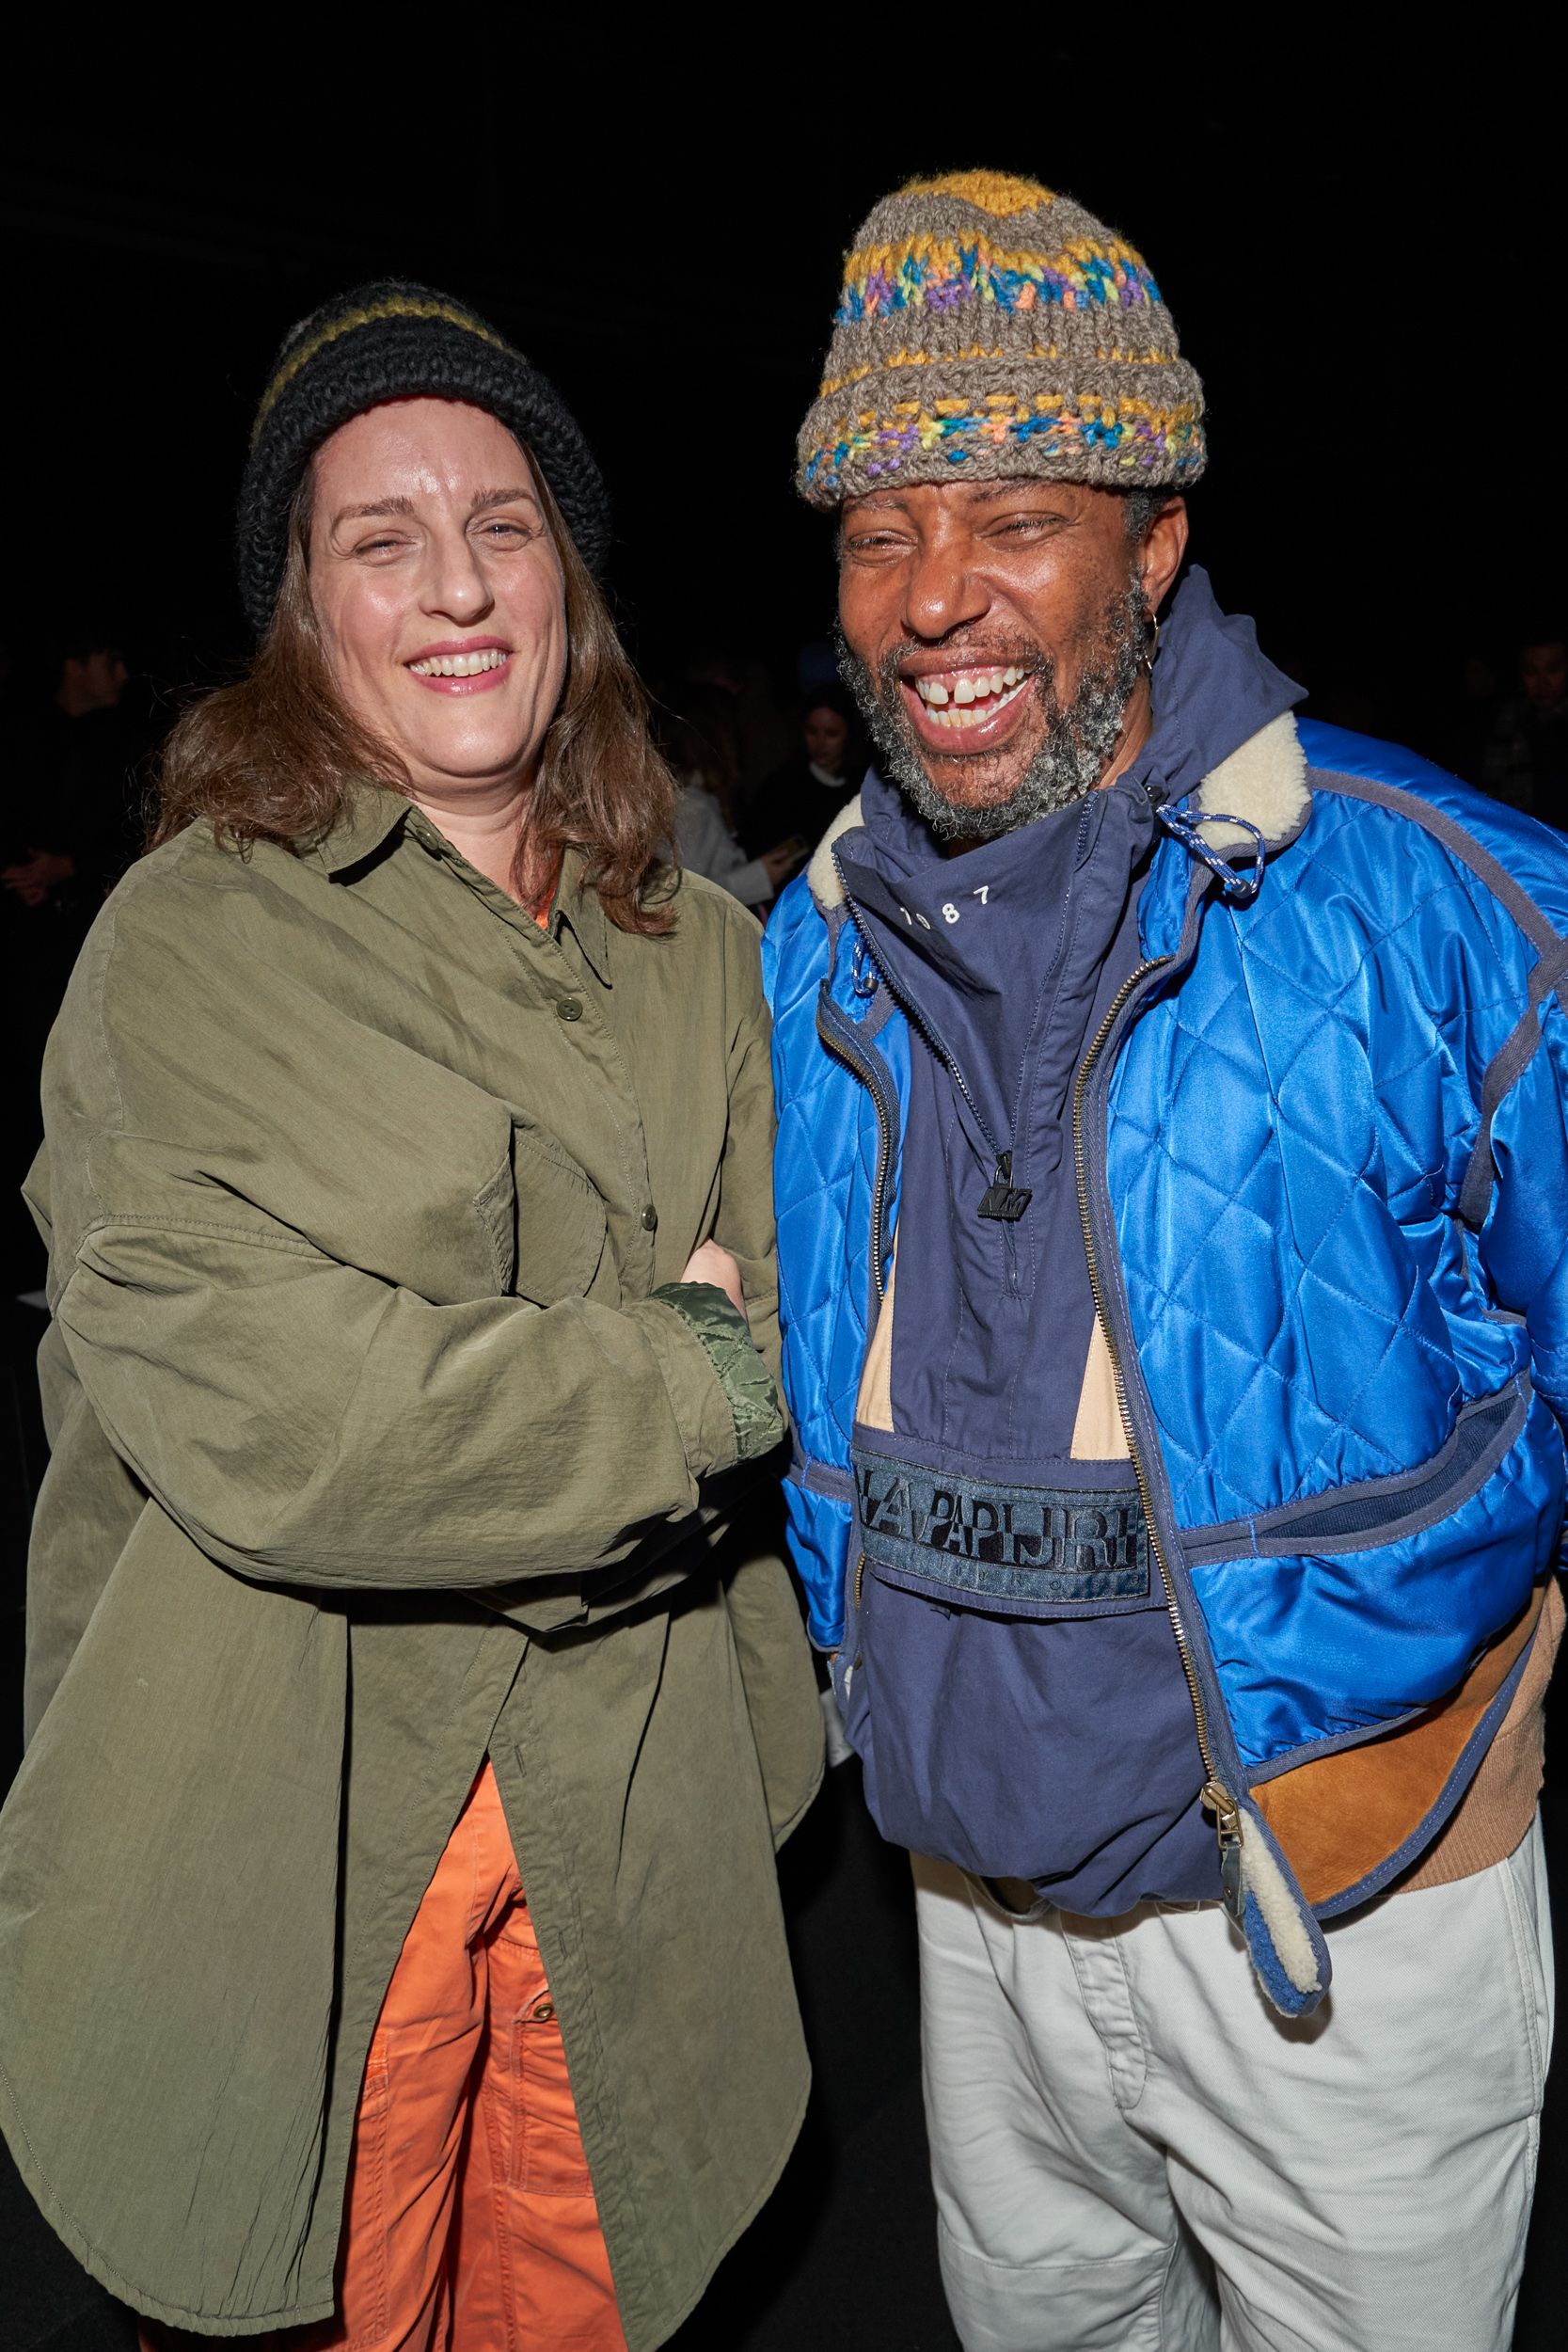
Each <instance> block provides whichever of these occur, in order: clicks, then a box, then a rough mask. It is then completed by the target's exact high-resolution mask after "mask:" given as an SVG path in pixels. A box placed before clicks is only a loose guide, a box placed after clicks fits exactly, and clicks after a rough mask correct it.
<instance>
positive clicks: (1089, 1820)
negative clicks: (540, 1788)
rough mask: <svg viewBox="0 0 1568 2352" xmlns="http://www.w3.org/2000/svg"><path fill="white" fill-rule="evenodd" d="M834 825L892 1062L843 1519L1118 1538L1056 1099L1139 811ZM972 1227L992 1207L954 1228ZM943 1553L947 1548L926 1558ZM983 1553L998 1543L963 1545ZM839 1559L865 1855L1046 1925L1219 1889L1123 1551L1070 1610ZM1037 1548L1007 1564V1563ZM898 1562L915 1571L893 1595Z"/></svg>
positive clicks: (1081, 809) (1137, 876)
mask: <svg viewBox="0 0 1568 2352" xmlns="http://www.w3.org/2000/svg"><path fill="white" fill-rule="evenodd" d="M862 815H863V821H864V830H863V831H861V832H854V833H851V834H847V835H846V836H844V838H843V840H842V843H841V845H840V849H839V855H838V865H839V871H840V874H841V876H842V878H843V881H844V884H845V888H846V890H847V894H848V897H849V899H850V901H851V903H852V905H853V909H854V914H855V918H856V921H857V923H858V925H859V927H860V929H861V931H862V934H863V937H864V939H865V941H866V943H867V947H868V949H869V952H870V953H871V955H872V956H873V957H874V959H875V961H876V962H877V964H878V966H879V970H880V971H881V973H882V975H883V976H884V978H885V980H886V981H887V982H888V983H889V984H890V985H891V986H892V988H893V990H894V992H895V994H896V995H897V996H898V997H899V999H900V1000H901V1002H902V1003H903V1004H904V1006H905V1009H906V1010H907V1011H908V1012H909V1013H910V1015H911V1022H912V1025H913V1027H914V1030H915V1033H916V1036H917V1038H918V1040H919V1041H920V1042H919V1043H918V1044H917V1045H916V1047H915V1049H914V1053H913V1059H912V1066H911V1096H910V1106H909V1119H908V1126H907V1130H906V1135H905V1139H904V1147H903V1167H902V1177H901V1184H900V1206H899V1215H898V1234H897V1262H896V1263H897V1278H896V1283H895V1303H894V1311H893V1314H894V1320H893V1339H892V1362H891V1405H892V1412H891V1418H892V1422H893V1428H892V1430H891V1431H888V1430H881V1429H873V1428H870V1427H867V1426H865V1425H863V1424H857V1427H856V1432H855V1436H856V1443H857V1455H858V1469H859V1472H860V1484H861V1488H862V1498H863V1503H862V1507H863V1514H864V1513H865V1512H866V1511H867V1510H868V1509H870V1510H872V1511H873V1512H875V1511H876V1506H877V1499H878V1498H879V1496H891V1497H892V1498H893V1500H892V1502H891V1503H890V1505H889V1506H888V1507H887V1508H884V1509H883V1510H882V1511H881V1512H880V1513H879V1523H880V1525H882V1526H884V1527H885V1526H887V1525H890V1524H899V1523H901V1522H900V1518H899V1515H900V1513H901V1512H902V1511H903V1510H904V1509H905V1508H906V1498H912V1501H910V1502H908V1506H907V1507H908V1508H910V1509H912V1510H913V1511H914V1512H916V1513H917V1514H918V1513H920V1512H921V1511H922V1510H924V1511H926V1512H927V1514H928V1513H929V1512H930V1511H931V1510H933V1509H934V1510H935V1511H936V1513H937V1514H938V1516H939V1518H940V1516H941V1514H942V1512H943V1510H944V1509H945V1510H947V1511H949V1512H951V1513H953V1514H954V1516H955V1518H963V1517H965V1516H966V1515H967V1517H968V1518H969V1519H970V1520H971V1522H972V1523H974V1524H977V1525H980V1526H982V1527H984V1526H989V1525H990V1523H991V1521H992V1520H993V1519H994V1520H998V1521H1000V1520H1002V1519H1004V1518H1007V1519H1009V1520H1012V1519H1016V1520H1017V1522H1018V1523H1019V1524H1023V1523H1027V1524H1028V1525H1029V1526H1030V1527H1031V1528H1034V1527H1037V1526H1039V1525H1043V1524H1046V1522H1045V1521H1044V1520H1043V1519H1042V1518H1041V1506H1040V1505H1039V1504H1038V1503H1037V1500H1036V1498H1037V1496H1038V1495H1041V1494H1043V1495H1047V1496H1052V1497H1063V1496H1066V1497H1079V1498H1082V1499H1083V1501H1084V1502H1085V1504H1087V1505H1088V1506H1089V1507H1090V1508H1091V1509H1093V1508H1096V1507H1098V1506H1099V1505H1103V1504H1104V1502H1106V1500H1107V1499H1111V1505H1112V1512H1113V1514H1115V1513H1118V1512H1119V1514H1120V1518H1121V1521H1122V1522H1126V1521H1128V1520H1131V1522H1132V1523H1133V1524H1141V1513H1140V1512H1139V1510H1138V1507H1137V1494H1136V1484H1135V1480H1134V1475H1133V1470H1132V1463H1131V1461H1130V1460H1129V1459H1127V1458H1126V1456H1125V1454H1123V1455H1121V1456H1120V1457H1119V1458H1116V1459H1111V1460H1085V1459H1083V1458H1076V1459H1075V1458H1073V1455H1072V1444H1073V1432H1074V1424H1075V1420H1076V1417H1077V1414H1078V1408H1079V1402H1080V1397H1081V1393H1082V1391H1083V1387H1084V1378H1085V1365H1086V1363H1087V1359H1088V1353H1089V1343H1090V1337H1091V1334H1092V1332H1093V1328H1094V1322H1095V1309H1094V1301H1093V1298H1092V1296H1091V1295H1090V1288H1089V1278H1088V1266H1087V1261H1086V1258H1085V1248H1084V1236H1083V1227H1082V1222H1081V1218H1080V1213H1079V1202H1078V1189H1077V1182H1076V1175H1075V1170H1074V1167H1073V1154H1072V1100H1071V1098H1072V1089H1073V1083H1074V1080H1075V1077H1076V1075H1077V1073H1078V1070H1079V1067H1080V1065H1081V1063H1082V1061H1083V1059H1084V1056H1085V1053H1086V1052H1087V1050H1088V1047H1089V1044H1090V1041H1091V1040H1092V1039H1093V1037H1094V1036H1095V1034H1096V1032H1097V1030H1098V1029H1099V1027H1100V1025H1101V1023H1102V1022H1103V1021H1104V1019H1105V1017H1106V1015H1107V1013H1108V1011H1109V1010H1110V1009H1111V1007H1112V1004H1113V1002H1114V1001H1115V998H1116V995H1117V991H1118V989H1119V988H1120V987H1121V984H1122V983H1123V982H1124V981H1125V980H1126V979H1127V978H1128V977H1130V976H1131V975H1132V972H1133V971H1134V969H1135V968H1136V966H1137V964H1138V961H1139V948H1138V937H1137V920H1136V908H1137V898H1138V891H1139V888H1140V886H1141V882H1142V877H1143V872H1144V870H1145V868H1146V866H1147V863H1148V856H1149V853H1150V850H1151V848H1152V844H1153V838H1154V816H1153V810H1152V808H1151V806H1150V803H1149V800H1148V794H1147V793H1146V792H1145V790H1144V789H1143V787H1142V786H1141V785H1139V784H1137V783H1134V782H1132V781H1131V780H1130V779H1126V778H1124V779H1123V780H1122V781H1121V782H1119V783H1118V784H1117V785H1115V786H1113V787H1111V788H1110V789H1109V790H1108V791H1105V792H1096V793H1092V794H1090V795H1089V796H1088V797H1087V798H1086V799H1085V801H1083V802H1081V803H1078V804H1076V805H1075V806H1073V807H1071V808H1069V809H1067V810H1064V811H1062V812H1061V813H1059V814H1057V815H1055V816H1053V817H1049V818H1042V819H1040V820H1039V821H1038V822H1037V823H1036V824H1033V825H1031V826H1029V827H1027V828H1026V829H1024V830H1022V831H1021V832H1019V833H1016V834H1010V835H1007V836H1006V837H1005V838H1004V839H1002V840H999V841H994V842H989V843H986V844H984V845H983V846H981V847H980V848H977V849H974V850H969V851H967V852H966V853H965V854H964V855H962V856H959V857H954V858H943V857H942V854H941V852H940V850H939V849H938V847H937V844H936V843H935V841H934V840H933V838H932V837H931V835H930V834H929V833H928V832H927V829H926V827H925V826H924V825H923V824H922V823H921V822H920V820H919V819H918V818H915V817H914V816H913V814H912V813H911V811H910V810H909V808H908V806H907V804H906V803H904V802H903V800H902V799H901V797H900V796H899V795H898V793H897V792H896V791H895V790H894V789H893V788H892V787H889V786H888V785H886V784H884V783H882V782H881V781H880V780H879V779H878V778H876V777H875V776H873V777H870V778H868V779H867V782H866V786H865V788H864V792H863V797H862ZM1008 1154H1010V1161H1009V1160H1008V1159H1007V1158H1006V1156H1005V1155H1008ZM1025 1196H1026V1205H1023V1206H1022V1208H1020V1206H1019V1204H1020V1202H1021V1201H1022V1200H1024V1199H1025ZM988 1204H989V1206H990V1209H991V1210H992V1212H993V1213H992V1214H990V1215H985V1214H982V1211H983V1210H984V1209H985V1208H986V1207H987V1206H988ZM999 1208H1000V1209H1001V1210H1003V1211H1007V1210H1011V1211H1012V1212H1013V1214H1011V1215H1006V1214H1001V1215H998V1214H995V1213H994V1212H995V1211H996V1210H997V1209H999ZM911 1470H912V1471H914V1472H915V1473H916V1475H915V1476H914V1477H913V1478H912V1479H911V1476H910V1472H911ZM922 1471H925V1472H928V1473H930V1475H929V1477H928V1478H927V1479H926V1480H925V1481H924V1483H923V1482H922V1481H921V1479H920V1477H919V1473H920V1472H922ZM900 1480H902V1482H903V1483H902V1484H899V1481H900ZM1009 1496H1010V1497H1012V1501H1011V1502H1009V1501H1008V1497H1009ZM954 1498H957V1500H955V1499H954ZM1097 1499H1098V1502H1097ZM1044 1507H1045V1508H1047V1509H1049V1508H1050V1507H1052V1506H1050V1505H1047V1506H1044ZM1055 1507H1056V1508H1057V1510H1058V1513H1060V1510H1061V1508H1062V1507H1063V1506H1062V1505H1060V1504H1059V1503H1058V1504H1057V1505H1056V1506H1055ZM1068 1507H1070V1506H1068ZM1105 1516H1106V1515H1105V1513H1104V1511H1103V1509H1101V1512H1100V1518H1096V1519H1091V1520H1090V1521H1088V1522H1086V1523H1087V1524H1089V1525H1091V1526H1098V1525H1099V1524H1100V1523H1101V1519H1103V1518H1105ZM1055 1523H1057V1524H1065V1522H1064V1521H1062V1520H1061V1519H1060V1518H1058V1520H1057V1522H1055ZM1075 1524H1076V1525H1078V1526H1079V1527H1080V1528H1081V1527H1082V1526H1083V1525H1084V1524H1085V1521H1084V1519H1083V1517H1082V1513H1080V1515H1079V1518H1078V1519H1077V1521H1076V1522H1075ZM966 1540H967V1541H973V1539H972V1538H966V1537H965V1536H963V1535H962V1534H960V1533H958V1532H957V1531H956V1532H955V1534H954V1535H953V1537H952V1542H953V1545H954V1547H955V1549H958V1548H959V1547H961V1545H962V1544H963V1543H964V1542H965V1541H966ZM868 1549H869V1550H870V1553H871V1561H872V1565H871V1569H870V1573H869V1574H868V1575H867V1576H866V1577H865V1579H864V1580H863V1587H862V1613H861V1650H862V1666H861V1671H862V1672H863V1674H864V1675H865V1677H866V1694H867V1698H868V1700H869V1705H870V1714H871V1724H872V1738H873V1753H872V1755H871V1756H870V1758H869V1760H868V1770H867V1775H866V1785H867V1794H868V1797H869V1799H870V1802H871V1804H872V1807H873V1810H874V1812H875V1814H876V1817H877V1820H878V1822H879V1826H880V1828H881V1829H882V1832H883V1834H884V1835H885V1836H888V1837H890V1838H892V1839H894V1840H895V1842H897V1843H899V1844H901V1845H907V1846H910V1847H912V1848H913V1849H915V1850H916V1851H920V1852H925V1853H928V1854H934V1855H939V1856H942V1857H944V1858H946V1859H949V1860H952V1861H955V1862H958V1863H959V1864H960V1865H962V1866H963V1867H966V1868H969V1869H972V1870H975V1871H977V1872H980V1873H982V1874H983V1875H987V1876H991V1877H1009V1878H1023V1879H1028V1880H1031V1881H1032V1882H1033V1883H1034V1884H1035V1886H1036V1887H1037V1890H1038V1892H1040V1893H1041V1894H1043V1895H1045V1896H1047V1897H1049V1899H1051V1900H1052V1901H1053V1902H1054V1903H1056V1904H1058V1905H1059V1906H1060V1907H1061V1908H1062V1909H1064V1910H1069V1911H1076V1912H1084V1913H1089V1914H1098V1915H1108V1914H1115V1913H1117V1912H1120V1911H1125V1910H1127V1909H1129V1908H1130V1907H1131V1906H1132V1904H1134V1903H1136V1902H1138V1901H1139V1900H1140V1899H1143V1898H1144V1897H1146V1896H1162V1897H1164V1898H1166V1899H1187V1900H1191V1899H1199V1898H1206V1897H1212V1896H1216V1895H1218V1894H1219V1892H1220V1891H1221V1890H1220V1883H1219V1875H1218V1865H1217V1850H1216V1847H1215V1842H1214V1835H1213V1830H1212V1826H1211V1825H1210V1823H1209V1822H1208V1821H1207V1820H1205V1819H1204V1816H1203V1814H1202V1811H1201V1808H1200V1805H1199V1803H1198V1792H1199V1790H1200V1789H1201V1788H1202V1785H1203V1779H1204V1773H1203V1766H1202V1760H1201V1757H1200V1756H1199V1753H1198V1746H1197V1739H1196V1731H1195V1728H1194V1723H1193V1710H1192V1703H1191V1699H1190V1697H1189V1694H1188V1690H1187V1684H1186V1679H1185V1677H1184V1675H1183V1673H1182V1669H1181V1662H1180V1657H1179V1655H1178V1653H1177V1648H1176V1643H1175V1638H1174V1635H1173V1633H1172V1630H1171V1625H1170V1620H1169V1617H1168V1615H1167V1613H1166V1609H1165V1600H1164V1590H1163V1587H1162V1585H1161V1581H1160V1576H1159V1570H1158V1567H1157V1565H1155V1564H1154V1562H1153V1561H1152V1558H1151V1556H1150V1554H1149V1553H1148V1547H1147V1542H1143V1543H1140V1544H1137V1545H1136V1549H1135V1550H1134V1549H1133V1546H1132V1543H1130V1542H1129V1541H1126V1540H1124V1541H1123V1543H1122V1547H1121V1549H1122V1552H1123V1553H1125V1554H1126V1555H1127V1557H1126V1558H1124V1559H1122V1560H1121V1562H1120V1565H1119V1566H1117V1565H1115V1564H1112V1565H1111V1566H1110V1567H1109V1570H1108V1572H1107V1573H1106V1574H1102V1575H1100V1576H1094V1575H1090V1576H1088V1577H1086V1578H1080V1579H1079V1580H1078V1581H1077V1584H1076V1585H1074V1584H1072V1583H1071V1582H1070V1581H1069V1582H1068V1583H1067V1584H1066V1586H1065V1587H1064V1589H1065V1590H1067V1591H1069V1592H1071V1593H1072V1594H1073V1596H1074V1597H1062V1598H1058V1597H1055V1596H1054V1595H1053V1596H1052V1597H1048V1598H1045V1599H1041V1598H1039V1597H1033V1598H1023V1599H1019V1598H1008V1597H1005V1596H1003V1597H999V1596H998V1595H997V1594H995V1593H994V1592H991V1593H988V1594H987V1595H985V1596H984V1597H980V1596H976V1599H975V1602H974V1604H971V1603H970V1602H969V1601H967V1600H959V1599H956V1598H953V1597H948V1596H946V1595H943V1596H942V1597H932V1596H931V1591H930V1587H929V1586H928V1584H926V1583H925V1582H924V1581H923V1580H922V1578H921V1577H920V1575H919V1573H918V1570H919V1567H920V1565H921V1561H920V1559H919V1557H918V1556H917V1555H916V1553H915V1552H914V1550H913V1549H908V1548H907V1549H905V1551H904V1552H903V1554H902V1555H900V1554H899V1552H898V1548H897V1547H896V1546H889V1545H887V1544H885V1543H883V1544H880V1545H877V1546H872V1547H868ZM976 1549H979V1550H984V1549H987V1547H986V1545H985V1544H984V1543H981V1544H979V1545H977V1546H976ZM1006 1549H1008V1547H1007V1542H1006V1536H1005V1535H1004V1536H999V1537H998V1538H997V1539H996V1540H994V1541H993V1542H992V1543H991V1544H990V1550H991V1552H992V1553H993V1554H994V1553H999V1552H1005V1551H1006ZM1038 1549H1039V1546H1038V1543H1037V1541H1026V1540H1023V1539H1019V1540H1018V1541H1015V1543H1014V1544H1013V1546H1012V1550H1013V1551H1014V1553H1015V1554H1016V1555H1017V1556H1018V1557H1019V1558H1020V1559H1021V1560H1024V1561H1027V1560H1029V1559H1030V1558H1031V1557H1032V1556H1034V1555H1035V1554H1037V1552H1038ZM1102 1549H1103V1547H1102ZM900 1556H902V1557H904V1558H905V1559H906V1560H907V1561H908V1562H909V1563H910V1564H911V1565H913V1567H914V1569H915V1571H916V1572H915V1573H914V1574H911V1575H910V1576H908V1577H907V1578H906V1577H905V1576H904V1575H903V1574H902V1573H901V1571H900V1567H899V1565H898V1558H899V1557H900ZM993 1581H995V1580H993ZM1080 1594H1081V1596H1082V1597H1078V1596H1079V1595H1080Z"/></svg>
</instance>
